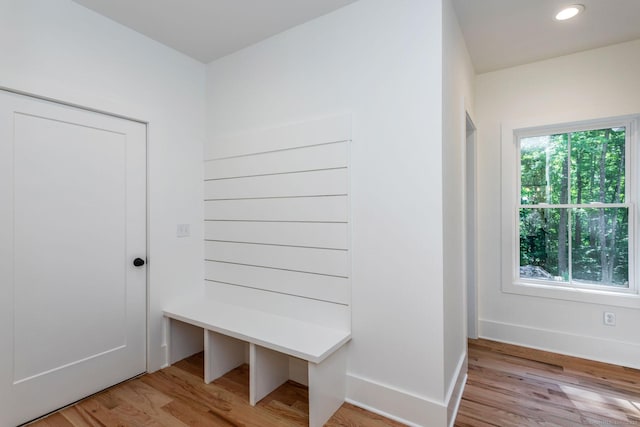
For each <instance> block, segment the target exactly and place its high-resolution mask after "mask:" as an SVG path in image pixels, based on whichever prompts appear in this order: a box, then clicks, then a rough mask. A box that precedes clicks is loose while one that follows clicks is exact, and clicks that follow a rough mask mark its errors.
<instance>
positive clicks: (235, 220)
mask: <svg viewBox="0 0 640 427" xmlns="http://www.w3.org/2000/svg"><path fill="white" fill-rule="evenodd" d="M350 122H351V119H350V117H349V116H334V117H329V118H325V119H319V120H312V121H307V122H304V123H296V124H292V125H288V126H281V127H277V128H271V129H263V130H256V131H249V132H241V133H236V134H233V135H226V136H218V137H214V139H213V140H212V141H211V143H210V144H207V146H206V148H205V164H204V166H205V178H204V199H205V201H204V207H205V243H204V244H205V279H206V281H207V289H208V290H209V291H211V292H213V293H215V295H216V296H217V297H219V298H220V299H221V300H222V301H226V302H228V303H232V304H233V303H235V302H236V300H238V302H240V303H242V305H249V306H252V305H253V306H255V308H259V309H261V310H267V311H274V312H277V313H279V314H280V313H282V314H286V315H292V316H293V317H298V318H301V319H309V320H312V321H314V322H315V321H320V323H323V324H325V325H332V324H335V325H341V327H344V328H349V327H350V322H349V321H348V316H349V304H350V300H351V284H350V278H349V276H350V253H349V249H350V243H349V197H350V196H349V190H350V189H349V142H350V140H351V123H350ZM311 308H312V310H311V311H310V309H311Z"/></svg>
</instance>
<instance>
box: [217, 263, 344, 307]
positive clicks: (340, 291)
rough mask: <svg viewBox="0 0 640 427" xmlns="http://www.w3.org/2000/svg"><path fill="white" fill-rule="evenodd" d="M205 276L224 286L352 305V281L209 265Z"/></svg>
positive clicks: (286, 271) (278, 271)
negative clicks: (229, 285) (232, 285)
mask: <svg viewBox="0 0 640 427" xmlns="http://www.w3.org/2000/svg"><path fill="white" fill-rule="evenodd" d="M205 276H206V277H215V280H216V281H218V282H222V283H228V284H234V285H240V286H246V287H250V288H255V289H264V290H266V291H271V292H279V293H283V294H287V295H298V296H302V297H305V298H312V299H317V300H321V301H328V302H332V303H337V304H345V305H346V304H349V301H350V290H349V279H346V278H342V277H334V276H324V275H320V274H306V273H299V272H296V271H288V270H276V269H269V268H261V267H253V266H247V265H238V264H229V263H223V262H214V261H207V262H205Z"/></svg>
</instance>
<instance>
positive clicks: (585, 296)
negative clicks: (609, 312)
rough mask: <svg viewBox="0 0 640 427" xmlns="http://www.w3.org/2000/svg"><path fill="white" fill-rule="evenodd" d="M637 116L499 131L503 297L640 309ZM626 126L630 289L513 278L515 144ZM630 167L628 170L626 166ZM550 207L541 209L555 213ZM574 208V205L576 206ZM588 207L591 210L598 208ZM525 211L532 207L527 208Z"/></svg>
mask: <svg viewBox="0 0 640 427" xmlns="http://www.w3.org/2000/svg"><path fill="white" fill-rule="evenodd" d="M639 121H640V116H639V115H626V116H620V117H614V118H604V119H602V118H599V119H594V120H582V121H573V122H569V123H566V124H556V125H544V124H541V123H540V122H539V121H535V122H528V123H527V122H519V123H503V124H502V126H501V166H502V168H501V216H502V218H501V277H502V280H501V285H502V292H504V293H511V294H520V295H528V296H536V297H542V298H554V299H561V300H569V301H578V302H586V303H594V304H604V305H610V306H617V307H630V308H640V295H639V294H638V292H639V288H640V287H639V286H638V280H637V278H638V271H639V270H638V268H639V265H638V264H640V259H638V252H639V251H637V250H636V248H637V246H638V238H637V234H636V231H637V229H638V227H639V224H638V221H640V219H639V218H638V215H637V212H636V211H635V209H634V207H635V206H634V204H635V202H636V200H637V198H636V197H634V195H635V192H637V190H638V188H640V184H639V183H638V182H637V179H638V174H637V173H636V171H635V168H636V167H638V166H640V160H639V159H637V156H638V154H639V153H640V150H638V149H637V148H636V147H635V145H636V144H638V143H640V141H638V134H637V133H638V123H639ZM615 126H625V127H626V128H627V129H628V132H627V143H626V147H627V150H628V151H627V153H628V155H627V156H626V161H627V170H628V171H629V176H628V177H627V181H626V185H625V194H626V199H625V202H626V203H625V204H624V206H625V207H628V208H629V210H630V213H629V216H630V218H631V221H630V223H629V258H630V260H632V262H631V263H630V266H629V288H628V289H623V290H617V289H614V288H611V289H606V288H602V287H591V288H589V287H577V286H575V285H571V286H558V284H555V285H554V284H546V283H543V282H540V281H538V282H536V281H527V280H522V279H520V277H519V274H518V272H517V266H518V264H519V263H518V259H519V256H518V249H519V248H518V245H517V243H516V241H517V238H516V233H517V224H518V221H519V219H518V218H517V209H515V208H517V207H518V206H519V194H518V191H519V166H520V159H519V157H518V156H519V153H518V147H517V144H516V140H517V139H518V138H522V137H526V136H534V135H540V133H541V132H543V133H553V132H570V131H574V130H586V129H599V128H603V127H615ZM632 161H633V163H631V164H633V165H634V167H630V163H629V162H632ZM553 206H554V205H548V206H545V207H553ZM576 206H577V205H576ZM599 206H601V205H600V204H598V205H589V207H599ZM527 207H531V206H529V205H527Z"/></svg>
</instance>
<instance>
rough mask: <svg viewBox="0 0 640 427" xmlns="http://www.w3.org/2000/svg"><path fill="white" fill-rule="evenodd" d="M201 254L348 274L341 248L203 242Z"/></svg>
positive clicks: (284, 266) (345, 255) (339, 274)
mask: <svg viewBox="0 0 640 427" xmlns="http://www.w3.org/2000/svg"><path fill="white" fill-rule="evenodd" d="M204 256H205V259H206V260H211V261H222V262H231V263H237V264H243V265H253V266H259V267H268V268H279V269H285V270H293V271H300V272H306V273H315V274H324V275H332V276H340V277H348V275H349V259H348V253H347V251H344V250H335V249H315V248H298V247H290V246H273V245H256V244H249V243H229V242H214V241H206V242H205V244H204Z"/></svg>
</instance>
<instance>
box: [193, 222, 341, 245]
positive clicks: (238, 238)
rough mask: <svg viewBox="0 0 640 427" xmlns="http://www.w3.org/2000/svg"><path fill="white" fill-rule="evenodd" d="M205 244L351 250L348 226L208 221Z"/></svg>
mask: <svg viewBox="0 0 640 427" xmlns="http://www.w3.org/2000/svg"><path fill="white" fill-rule="evenodd" d="M204 238H205V240H221V241H227V242H245V243H266V244H273V245H288V246H303V247H312V248H327V249H348V248H349V246H348V224H346V223H313V222H311V223H310V222H242V221H207V222H206V223H205V226H204Z"/></svg>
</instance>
